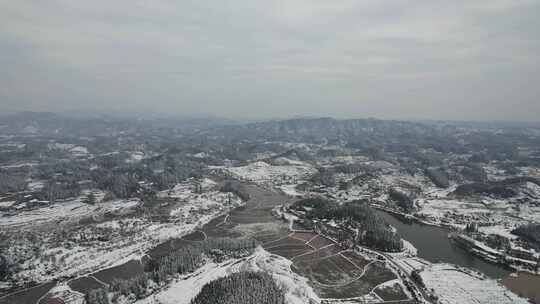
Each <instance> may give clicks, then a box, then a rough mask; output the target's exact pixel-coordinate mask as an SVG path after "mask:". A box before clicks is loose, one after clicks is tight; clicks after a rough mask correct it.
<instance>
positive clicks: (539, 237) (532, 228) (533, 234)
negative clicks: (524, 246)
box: [512, 224, 540, 248]
mask: <svg viewBox="0 0 540 304" xmlns="http://www.w3.org/2000/svg"><path fill="white" fill-rule="evenodd" d="M512 233H513V234H515V235H517V236H519V237H521V238H523V239H525V240H526V241H527V242H529V243H530V244H531V245H533V246H534V247H536V248H540V224H527V225H523V226H520V227H518V228H516V229H514V230H513V231H512Z"/></svg>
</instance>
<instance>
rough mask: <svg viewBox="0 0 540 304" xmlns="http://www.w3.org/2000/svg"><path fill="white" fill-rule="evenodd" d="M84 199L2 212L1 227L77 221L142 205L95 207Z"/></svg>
mask: <svg viewBox="0 0 540 304" xmlns="http://www.w3.org/2000/svg"><path fill="white" fill-rule="evenodd" d="M81 200H82V199H81V198H79V199H75V200H72V201H67V202H58V203H54V204H52V205H49V206H45V207H41V208H37V209H34V210H25V211H21V212H19V213H17V214H15V215H10V216H7V215H4V216H1V215H3V214H2V213H1V212H0V227H4V228H7V227H10V228H13V227H20V226H25V225H32V226H35V225H36V224H41V223H45V222H58V221H60V220H69V221H73V220H77V219H79V218H81V217H85V216H92V215H98V214H104V213H107V212H113V213H122V212H127V211H129V210H131V209H133V208H136V207H137V206H139V205H140V204H141V201H139V200H138V199H132V200H115V201H109V202H105V203H97V204H94V205H90V204H86V203H83V202H82V201H81Z"/></svg>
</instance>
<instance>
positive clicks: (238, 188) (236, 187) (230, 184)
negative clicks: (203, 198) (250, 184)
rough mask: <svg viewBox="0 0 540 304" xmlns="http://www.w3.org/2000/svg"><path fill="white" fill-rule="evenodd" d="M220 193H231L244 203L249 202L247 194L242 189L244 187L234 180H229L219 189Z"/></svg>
mask: <svg viewBox="0 0 540 304" xmlns="http://www.w3.org/2000/svg"><path fill="white" fill-rule="evenodd" d="M220 191H221V192H232V193H234V194H236V195H237V196H238V197H239V198H241V199H242V200H244V201H247V200H249V192H248V191H247V190H246V189H245V188H244V186H243V185H242V184H241V183H240V182H238V181H234V180H229V181H227V182H225V184H224V185H223V186H222V187H221V189H220Z"/></svg>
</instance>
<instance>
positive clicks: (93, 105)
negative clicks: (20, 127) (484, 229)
mask: <svg viewBox="0 0 540 304" xmlns="http://www.w3.org/2000/svg"><path fill="white" fill-rule="evenodd" d="M0 52H1V53H0V110H2V111H6V110H9V111H18V110H31V111H73V110H79V111H91V110H92V111H95V110H98V111H109V110H113V111H152V112H164V113H177V114H182V115H191V114H197V115H201V114H210V115H217V116H224V117H231V118H275V117H289V116H297V115H310V116H335V117H378V118H400V119H459V120H474V119H477V120H491V119H496V120H531V121H539V120H540V118H539V117H540V100H539V96H540V0H536V1H534V0H533V1H530V0H523V1H522V0H485V1H479V0H478V1H475V0H464V1H462V0H451V1H448V0H425V1H424V0H417V1H402V0H395V1H382V0H364V1H361V0H358V1H350V0H278V1H273V0H263V1H259V0H218V1H216V0H212V1H210V0H189V1H183V0H171V1H159V0H148V1H138V0H92V1H84V0H69V1H68V0H35V1H26V0H0Z"/></svg>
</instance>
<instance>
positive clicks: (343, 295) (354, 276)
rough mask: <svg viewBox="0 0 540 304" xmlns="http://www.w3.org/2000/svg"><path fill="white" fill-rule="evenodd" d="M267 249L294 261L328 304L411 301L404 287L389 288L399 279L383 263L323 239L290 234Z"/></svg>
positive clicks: (294, 266) (268, 243)
mask: <svg viewBox="0 0 540 304" xmlns="http://www.w3.org/2000/svg"><path fill="white" fill-rule="evenodd" d="M263 246H264V248H265V249H266V250H268V251H269V252H271V253H273V254H277V255H280V256H283V257H285V258H288V259H290V260H292V261H293V264H292V265H291V268H292V270H293V271H295V272H296V273H298V274H299V275H302V276H304V277H307V278H308V279H309V283H310V285H311V286H312V287H313V288H314V289H315V291H316V292H317V293H318V294H319V296H320V297H321V298H326V299H328V300H329V302H328V303H332V301H336V303H338V302H339V301H340V299H348V300H352V301H353V302H354V301H356V300H358V301H364V300H367V299H370V300H371V301H375V302H384V301H398V302H399V301H404V302H406V301H408V297H407V295H406V294H405V292H404V291H403V289H402V287H401V285H400V284H388V286H386V284H385V283H386V282H389V281H392V280H395V279H397V276H396V275H395V274H394V273H393V272H392V271H391V270H389V269H388V268H387V267H386V266H385V265H384V263H383V262H381V261H378V260H371V259H369V258H367V257H365V256H363V255H361V254H359V253H357V252H354V251H352V250H349V249H344V248H342V247H341V246H340V245H339V244H337V243H335V242H334V241H333V240H331V239H329V238H326V237H324V236H322V235H319V234H316V233H314V232H306V231H301V232H290V233H289V234H288V235H286V236H283V237H281V238H279V239H271V240H268V241H266V242H264V244H263ZM379 285H381V287H380V288H379ZM383 285H384V286H383ZM359 303H360V302H359Z"/></svg>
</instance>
